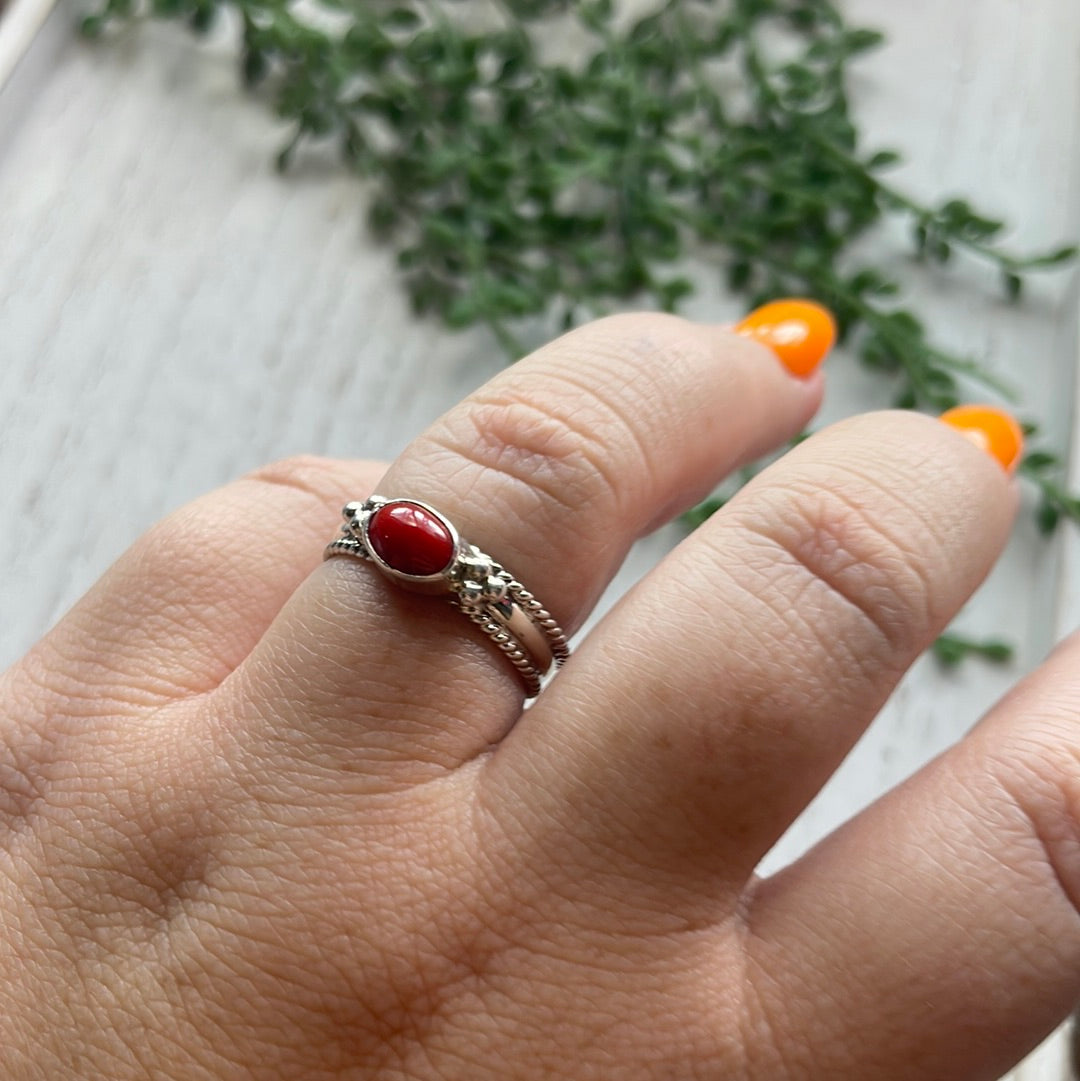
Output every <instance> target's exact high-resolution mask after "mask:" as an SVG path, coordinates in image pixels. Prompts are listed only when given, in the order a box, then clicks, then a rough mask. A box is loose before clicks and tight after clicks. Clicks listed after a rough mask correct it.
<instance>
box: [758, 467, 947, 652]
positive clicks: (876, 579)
mask: <svg viewBox="0 0 1080 1081" xmlns="http://www.w3.org/2000/svg"><path fill="white" fill-rule="evenodd" d="M851 479H852V483H851V484H842V483H838V482H837V478H836V477H835V476H833V477H831V478H830V482H829V483H828V484H822V483H817V482H816V478H807V479H804V480H796V481H794V482H789V483H787V484H784V485H778V486H776V487H774V488H773V489H771V490H766V491H765V492H763V493H761V494H760V496H759V498H756V499H755V500H754V502H753V507H754V510H753V511H752V512H751V516H750V517H749V519H748V520H747V521H745V522H744V524H745V525H747V526H748V528H749V529H750V531H751V532H752V533H755V534H757V535H758V536H759V537H760V538H761V539H763V540H764V542H765V543H766V544H767V545H768V546H769V548H770V551H771V552H772V554H774V555H778V556H779V562H778V564H777V568H778V570H777V573H779V574H781V575H788V574H793V575H795V576H797V577H798V578H801V579H802V584H801V585H798V584H796V585H795V587H794V588H792V587H791V586H790V584H789V585H786V586H785V589H784V590H783V592H784V595H785V596H788V597H791V596H806V595H807V591H810V594H809V596H810V597H813V596H814V595H816V596H818V597H819V598H820V599H821V601H822V603H824V604H827V605H828V606H829V608H830V609H835V608H836V607H838V606H839V607H841V608H842V609H846V610H847V611H848V613H849V614H852V615H854V616H855V618H856V619H857V620H858V621H859V622H860V623H861V624H862V628H863V629H868V630H869V631H870V632H871V634H872V636H873V639H874V640H875V641H876V642H877V643H878V645H879V647H880V651H881V653H882V654H883V655H895V654H897V653H900V654H907V653H911V652H914V651H916V650H918V649H921V648H922V647H923V645H924V644H925V638H926V635H927V634H928V633H929V632H930V630H931V628H932V627H933V625H934V623H935V622H936V617H935V614H934V592H935V591H934V588H933V582H932V581H931V576H930V573H929V570H928V567H930V566H931V565H932V564H933V552H930V553H929V554H928V553H927V552H925V551H923V550H921V549H920V548H918V547H916V546H915V545H913V544H911V543H910V542H907V541H906V540H905V537H904V534H903V531H902V530H900V529H893V528H891V527H890V525H889V523H892V522H896V521H898V520H899V516H898V511H899V512H902V513H903V514H907V511H906V509H904V508H901V507H900V506H899V505H898V500H897V498H896V497H895V496H894V495H893V494H891V493H889V492H887V491H885V490H884V489H882V488H879V487H877V486H874V485H871V484H869V483H868V482H867V481H865V480H864V479H863V478H860V477H854V476H853V477H852V478H851Z"/></svg>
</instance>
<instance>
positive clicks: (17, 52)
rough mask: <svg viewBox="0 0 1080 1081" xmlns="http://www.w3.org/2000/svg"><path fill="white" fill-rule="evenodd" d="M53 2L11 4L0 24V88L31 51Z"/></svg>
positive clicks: (34, 0)
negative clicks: (31, 45)
mask: <svg viewBox="0 0 1080 1081" xmlns="http://www.w3.org/2000/svg"><path fill="white" fill-rule="evenodd" d="M55 6H56V0H14V2H13V3H12V4H11V5H10V6H9V7H8V9H7V10H6V11H5V12H4V15H3V20H2V21H0V86H3V85H4V83H6V82H7V81H8V78H9V77H10V76H11V73H12V72H13V71H14V70H15V66H16V65H17V64H18V63H19V61H20V60H21V59H22V58H23V54H24V53H25V52H26V50H27V49H28V48H29V47H30V44H31V42H32V41H33V40H34V36H35V35H36V34H37V32H38V31H39V30H40V29H41V27H42V25H43V24H44V22H45V20H46V19H47V18H48V16H49V12H51V11H52V9H53V8H54V7H55Z"/></svg>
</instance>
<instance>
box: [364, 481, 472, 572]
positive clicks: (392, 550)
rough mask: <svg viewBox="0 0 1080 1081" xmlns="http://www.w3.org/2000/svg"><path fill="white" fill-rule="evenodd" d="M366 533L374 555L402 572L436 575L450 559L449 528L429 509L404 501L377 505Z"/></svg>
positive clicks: (452, 540)
mask: <svg viewBox="0 0 1080 1081" xmlns="http://www.w3.org/2000/svg"><path fill="white" fill-rule="evenodd" d="M367 536H368V540H369V541H370V542H371V547H372V548H373V549H374V551H375V554H376V555H377V556H378V557H379V558H380V559H381V560H382V561H383V562H384V563H385V564H386V565H387V566H388V567H392V568H393V569H394V570H396V571H400V572H401V573H402V574H411V575H414V576H417V577H423V576H425V575H428V574H438V573H439V572H440V571H442V570H445V569H446V567H447V566H448V564H449V563H450V561H451V560H452V559H453V558H454V538H453V537H452V536H451V535H450V530H449V529H447V528H446V526H445V525H444V524H443V522H442V521H440V520H439V518H438V517H437V516H436V515H434V514H432V513H431V511H429V510H426V509H425V508H424V507H419V506H417V505H416V504H415V503H407V502H405V501H404V500H398V501H395V502H393V503H386V504H384V505H383V506H381V507H380V508H379V509H378V510H377V511H376V512H375V513H374V514H373V515H372V516H371V518H370V520H369V521H368V526H367Z"/></svg>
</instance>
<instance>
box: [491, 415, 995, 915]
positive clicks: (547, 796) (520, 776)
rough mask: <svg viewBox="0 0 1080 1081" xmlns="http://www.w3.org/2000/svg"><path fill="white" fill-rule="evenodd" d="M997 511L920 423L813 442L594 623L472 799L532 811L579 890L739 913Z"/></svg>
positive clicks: (940, 436) (984, 553)
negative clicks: (673, 893) (687, 901)
mask: <svg viewBox="0 0 1080 1081" xmlns="http://www.w3.org/2000/svg"><path fill="white" fill-rule="evenodd" d="M1014 505H1015V492H1014V490H1013V486H1012V485H1011V483H1010V481H1009V479H1008V477H1007V475H1006V473H1005V471H1004V470H1003V469H1002V468H1001V466H1000V465H999V463H998V462H997V461H995V460H993V459H992V458H991V457H990V456H989V455H986V454H983V453H981V452H979V451H977V450H976V449H975V448H974V447H973V446H971V444H970V443H969V442H968V441H967V440H965V439H963V438H959V437H958V435H957V433H956V431H955V430H953V429H952V428H951V427H949V426H947V425H945V424H942V423H940V422H939V421H937V420H935V419H932V418H929V417H926V416H922V415H917V414H912V413H902V412H895V413H879V414H870V415H866V416H861V417H856V418H852V419H851V420H848V421H846V422H843V423H841V424H838V425H835V426H833V427H831V428H829V429H827V430H825V431H823V432H821V433H819V434H817V435H816V436H814V437H813V438H811V439H810V440H807V441H806V442H804V443H802V444H801V445H800V446H798V447H797V448H796V449H794V450H793V451H792V452H790V453H789V454H788V455H786V456H785V457H784V458H782V459H781V460H780V461H778V462H777V463H775V464H774V465H772V466H771V467H770V468H769V469H767V470H766V471H764V472H763V473H762V474H761V475H759V476H758V477H757V478H756V480H755V481H754V482H753V483H752V484H750V485H749V486H748V487H746V488H744V489H743V490H742V491H741V492H740V493H739V494H738V495H737V496H736V498H735V499H733V500H732V501H731V502H730V503H728V505H727V506H726V507H725V508H724V509H723V510H722V511H721V512H720V513H718V514H716V515H714V516H713V518H711V519H710V520H709V521H708V522H707V523H706V524H705V525H704V526H703V527H702V528H701V529H699V530H698V531H697V532H696V533H695V534H694V535H693V536H691V537H690V538H688V539H687V541H685V542H684V543H683V544H682V545H681V546H680V547H679V548H678V549H676V551H675V552H673V553H672V554H671V555H670V556H669V557H668V559H667V560H665V561H664V563H662V564H661V565H660V567H658V568H657V569H656V570H655V571H654V572H653V573H652V574H651V575H650V576H648V577H647V578H646V579H645V580H644V581H643V582H642V583H641V584H640V585H639V586H638V587H637V589H635V590H634V591H633V592H632V593H631V594H630V595H629V596H628V597H627V598H626V599H625V600H624V602H623V603H622V604H621V605H620V606H619V607H618V608H617V609H616V610H615V611H614V612H613V613H612V614H611V615H610V616H609V617H608V619H606V620H605V621H604V622H603V623H601V625H600V626H599V627H598V628H597V630H596V631H595V632H594V634H593V635H591V636H590V638H589V640H588V641H586V643H585V644H584V645H583V647H582V648H581V650H580V654H579V657H578V661H579V664H578V665H577V666H576V667H575V668H574V669H568V670H567V671H566V672H565V673H564V674H563V676H562V677H560V679H559V680H557V681H556V682H555V683H554V684H553V685H552V686H551V688H550V689H549V692H548V693H547V694H546V695H545V696H544V698H543V699H542V700H541V701H540V702H538V703H537V704H536V706H535V707H534V708H533V709H532V710H530V711H529V713H528V715H527V716H526V719H525V723H524V724H522V725H521V726H519V728H518V729H517V730H516V731H515V733H514V734H513V735H512V736H511V738H510V739H509V740H508V741H507V742H506V744H505V745H504V746H503V747H502V748H501V749H500V753H499V754H498V755H496V756H495V759H494V761H493V762H492V763H491V769H490V774H491V788H490V790H489V793H488V794H489V798H490V799H492V800H495V801H500V800H501V801H503V803H504V804H505V806H506V807H512V806H513V805H515V804H517V803H524V804H526V805H529V806H531V807H533V808H534V812H535V813H534V814H533V816H532V818H533V819H534V820H535V821H538V822H541V823H544V824H545V825H544V828H545V829H547V828H548V827H551V829H552V830H553V833H552V836H558V837H559V838H560V840H559V842H558V843H559V845H560V852H561V858H560V860H559V861H557V866H559V867H561V868H562V869H563V872H562V873H565V874H566V875H567V876H568V877H571V878H573V879H575V880H576V881H577V883H578V887H577V888H579V889H583V890H584V889H593V890H595V888H596V883H595V880H590V871H589V868H592V869H593V872H592V873H601V874H607V873H609V872H610V871H611V869H612V868H615V869H620V868H621V869H623V872H621V873H628V874H633V875H639V874H640V875H644V879H643V880H645V881H648V882H650V883H651V884H652V885H651V887H650V891H649V896H654V895H655V896H656V897H660V896H661V895H662V894H663V891H664V890H670V889H671V888H672V880H673V879H675V880H678V881H679V883H680V884H681V886H682V887H683V888H689V889H690V891H691V896H697V897H698V901H697V903H698V904H699V905H701V906H703V907H704V910H705V913H704V916H703V918H710V916H715V906H716V904H717V902H716V897H717V896H718V893H717V890H716V884H717V879H718V878H719V879H720V880H722V881H724V882H726V883H728V884H729V885H730V886H731V887H732V890H730V891H729V892H727V893H725V894H723V896H725V897H726V898H730V897H731V896H734V891H735V890H736V889H737V888H740V887H741V886H742V884H743V883H744V882H745V881H746V878H747V877H748V876H749V874H750V873H751V871H752V869H753V867H754V866H755V865H756V864H757V863H758V861H759V860H760V859H761V857H762V856H763V855H764V853H765V852H766V851H767V850H768V849H769V848H770V847H771V846H772V844H773V843H774V842H775V841H776V839H777V838H778V837H779V835H780V834H781V833H782V832H783V831H784V829H786V827H787V826H788V824H789V823H790V822H791V821H792V820H793V818H794V817H795V815H796V814H798V812H799V811H800V810H801V809H802V808H803V807H804V806H805V805H806V803H807V802H808V801H809V799H810V798H811V797H812V796H813V795H814V793H816V792H817V790H818V788H819V787H820V786H821V784H822V783H823V782H824V780H825V779H826V778H827V777H828V776H829V774H830V773H831V772H832V771H833V769H834V768H835V767H836V765H837V764H838V763H839V761H840V760H841V758H842V757H843V756H844V754H845V753H846V752H847V750H848V749H849V748H850V746H851V745H852V743H853V742H854V740H855V739H856V738H857V737H858V735H859V734H860V732H862V730H863V729H864V728H865V727H866V725H867V724H868V723H869V722H870V720H871V719H872V718H873V716H874V715H875V713H876V712H877V710H878V709H879V708H880V706H881V705H882V703H883V702H884V700H885V698H886V697H887V696H888V694H889V692H890V691H891V690H892V688H893V687H894V686H895V684H896V682H897V681H898V679H899V678H900V676H901V675H902V674H903V672H904V671H905V670H906V669H907V667H908V666H909V665H910V664H911V662H912V661H913V660H914V659H915V657H916V656H917V655H918V654H919V653H920V652H921V651H922V650H923V649H924V648H925V647H926V646H927V645H928V644H929V643H930V642H931V641H932V640H933V638H934V637H935V635H937V634H938V633H939V632H940V630H941V629H942V628H943V627H944V625H945V624H946V623H947V622H948V621H949V619H950V618H951V617H952V616H953V614H954V613H955V612H956V611H957V609H958V608H959V607H960V606H961V605H962V604H963V602H964V601H965V599H966V598H967V597H968V596H969V595H970V593H971V592H972V591H973V590H974V588H975V587H976V585H977V584H978V583H979V582H980V581H981V579H982V578H983V576H984V575H985V574H986V572H987V570H988V569H989V567H990V566H991V564H992V563H993V561H994V559H995V558H996V556H997V554H998V552H999V551H1000V549H1001V547H1002V546H1003V544H1004V542H1005V539H1006V536H1007V533H1008V530H1009V525H1010V523H1011V520H1012V516H1013V509H1014ZM569 837H575V838H577V840H578V845H577V848H576V851H577V852H578V854H579V860H580V861H581V863H579V862H575V860H574V859H573V858H571V857H570V855H569V853H570V852H571V851H572V849H571V848H570V846H569V843H568V840H567V839H568V838H569ZM520 843H521V844H524V843H525V842H524V841H521V842H520ZM598 854H602V856H600V857H598ZM582 863H583V864H584V866H582ZM601 864H602V866H600V865H601ZM597 868H599V870H598V871H597ZM642 868H645V869H646V871H647V874H646V873H645V872H643V871H642ZM695 891H696V892H695ZM628 896H630V899H631V901H632V903H635V904H636V903H639V900H640V898H639V897H636V896H634V895H632V894H630V895H628ZM725 903H726V902H725Z"/></svg>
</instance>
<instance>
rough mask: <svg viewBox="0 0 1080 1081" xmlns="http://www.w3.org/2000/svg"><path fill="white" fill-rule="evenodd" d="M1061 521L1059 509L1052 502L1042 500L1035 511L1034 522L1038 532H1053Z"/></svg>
mask: <svg viewBox="0 0 1080 1081" xmlns="http://www.w3.org/2000/svg"><path fill="white" fill-rule="evenodd" d="M1060 521H1061V511H1060V510H1058V508H1057V507H1055V506H1054V504H1053V503H1049V502H1046V501H1043V502H1042V503H1040V504H1039V506H1038V509H1037V510H1036V511H1035V524H1036V525H1037V526H1038V527H1039V532H1040V533H1044V534H1050V533H1053V532H1054V530H1055V529H1057V526H1058V522H1060Z"/></svg>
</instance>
